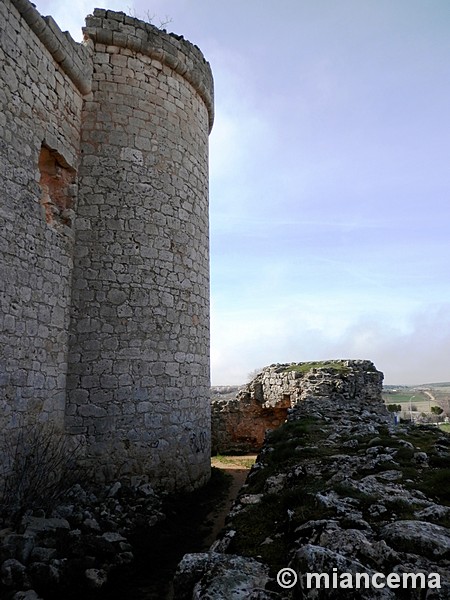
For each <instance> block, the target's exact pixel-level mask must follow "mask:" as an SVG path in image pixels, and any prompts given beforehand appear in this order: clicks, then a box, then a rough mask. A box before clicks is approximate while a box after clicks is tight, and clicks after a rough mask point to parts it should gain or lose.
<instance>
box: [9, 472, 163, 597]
mask: <svg viewBox="0 0 450 600" xmlns="http://www.w3.org/2000/svg"><path fill="white" fill-rule="evenodd" d="M163 519H165V516H164V514H163V513H162V512H161V500H160V498H159V497H158V496H157V495H156V494H155V492H154V491H153V489H152V487H151V486H150V484H149V483H148V481H146V480H145V479H144V478H137V477H136V478H133V480H132V481H130V482H128V483H124V482H115V483H114V484H112V485H108V486H101V487H96V489H95V490H88V489H84V488H83V487H82V486H81V485H79V484H77V485H75V486H74V487H73V488H72V489H71V490H70V492H69V493H68V494H67V496H66V498H65V500H64V502H63V503H61V504H59V505H58V506H56V507H55V508H54V509H53V511H52V513H51V514H50V515H48V516H45V515H43V514H40V515H38V516H37V515H32V514H26V515H25V516H24V517H23V518H22V520H21V524H20V527H19V528H18V531H14V530H13V528H12V527H4V528H3V529H2V530H1V531H0V577H1V583H0V595H1V594H2V592H5V593H6V591H8V592H10V593H12V592H15V595H14V596H12V598H14V599H15V600H37V599H38V598H39V597H40V596H41V595H42V597H44V598H45V597H46V593H47V592H49V591H50V592H51V593H53V594H54V593H55V592H59V593H60V595H61V597H67V596H68V595H69V592H71V591H72V589H76V590H77V594H80V595H82V594H83V593H84V594H85V595H86V594H87V593H88V592H89V590H91V591H92V590H94V591H95V590H100V589H102V588H103V587H104V586H105V584H107V582H108V580H109V577H110V575H111V574H112V573H113V572H114V571H115V570H117V569H118V568H123V567H125V566H127V565H130V564H131V563H132V561H133V559H134V554H133V548H132V545H131V541H130V537H131V536H132V535H133V533H135V532H136V531H137V530H139V531H141V532H142V531H149V532H151V530H152V528H153V527H154V526H155V525H156V524H157V523H159V522H160V521H162V520H163ZM74 583H75V585H74ZM2 597H3V596H2ZM8 597H9V596H8ZM71 597H72V596H71Z"/></svg>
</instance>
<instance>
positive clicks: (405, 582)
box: [305, 568, 441, 589]
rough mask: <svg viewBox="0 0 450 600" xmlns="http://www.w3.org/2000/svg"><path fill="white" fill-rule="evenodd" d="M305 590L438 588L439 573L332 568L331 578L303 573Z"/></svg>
mask: <svg viewBox="0 0 450 600" xmlns="http://www.w3.org/2000/svg"><path fill="white" fill-rule="evenodd" d="M305 575H306V587H307V589H312V588H316V589H320V588H324V589H330V588H331V589H338V588H344V589H345V588H346V589H360V588H365V589H368V588H370V587H374V588H384V587H388V588H393V589H396V588H403V589H416V588H422V589H426V588H440V587H441V576H440V575H439V573H428V574H425V573H389V574H388V575H385V574H384V573H372V574H369V573H338V572H337V569H336V568H333V573H332V574H331V576H330V575H329V574H328V573H305Z"/></svg>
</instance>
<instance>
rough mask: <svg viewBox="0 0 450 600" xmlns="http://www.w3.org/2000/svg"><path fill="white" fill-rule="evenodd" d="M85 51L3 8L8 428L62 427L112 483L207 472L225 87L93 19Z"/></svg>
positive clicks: (173, 40)
mask: <svg viewBox="0 0 450 600" xmlns="http://www.w3.org/2000/svg"><path fill="white" fill-rule="evenodd" d="M84 33H85V42H84V43H83V44H77V43H75V42H74V41H73V40H72V39H71V37H70V35H69V34H67V33H63V32H61V30H60V29H59V28H58V26H57V25H56V23H55V22H54V21H53V19H52V18H51V17H42V16H41V15H40V14H39V13H38V11H37V10H36V9H35V7H34V6H33V5H32V4H31V2H29V1H28V0H5V1H2V3H1V4H0V108H1V111H0V131H1V139H0V174H1V178H0V196H1V201H0V252H1V263H0V294H1V296H0V303H1V313H0V409H1V410H0V430H1V431H2V432H3V433H5V434H6V435H9V434H10V432H13V431H17V430H18V429H19V428H20V427H21V426H23V425H27V424H34V423H39V422H44V423H45V422H51V423H52V424H54V425H56V426H57V427H58V428H65V431H66V432H67V433H68V434H69V435H70V436H71V437H75V438H76V439H80V440H82V441H83V442H85V444H84V449H85V457H86V458H87V459H88V462H90V463H91V464H92V465H93V466H94V467H95V469H94V470H95V473H96V474H97V475H98V476H99V477H102V478H107V479H108V478H111V477H117V476H121V475H133V474H140V473H143V474H146V475H148V476H149V477H150V478H151V479H152V480H153V481H154V482H155V483H159V484H160V485H162V486H163V487H166V488H172V489H175V488H181V487H184V488H190V487H195V486H198V485H200V484H202V483H203V482H205V481H206V480H207V479H208V477H209V473H210V461H209V457H210V407H209V243H208V171H207V169H208V135H209V131H210V129H211V126H212V120H213V82H212V75H211V70H210V67H209V64H208V63H207V62H206V61H205V59H204V57H203V55H202V54H201V52H200V51H199V49H198V48H197V47H196V46H194V45H192V44H190V43H189V42H187V41H185V40H184V39H183V38H182V37H179V36H175V35H173V34H167V33H166V32H163V31H160V30H159V29H157V28H155V27H153V26H151V25H149V24H146V23H144V22H143V21H139V20H137V19H134V18H131V17H127V16H126V15H125V14H124V13H116V12H113V11H106V10H99V9H96V10H95V12H94V15H90V16H89V17H88V18H87V27H86V28H85V30H84Z"/></svg>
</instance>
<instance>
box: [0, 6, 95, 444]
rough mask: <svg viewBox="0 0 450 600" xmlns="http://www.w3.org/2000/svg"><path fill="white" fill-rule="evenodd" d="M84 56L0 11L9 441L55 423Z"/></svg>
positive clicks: (19, 13) (0, 350)
mask: <svg viewBox="0 0 450 600" xmlns="http://www.w3.org/2000/svg"><path fill="white" fill-rule="evenodd" d="M38 34H39V36H40V37H39V36H38ZM87 56H88V52H87V50H86V49H85V48H83V47H82V46H79V45H77V44H75V42H73V40H71V38H70V37H68V36H66V35H65V34H62V32H61V31H60V30H59V29H58V27H57V26H56V24H55V23H54V21H53V20H52V19H51V18H46V19H44V18H42V17H41V16H40V15H39V13H38V12H37V11H36V10H35V9H34V8H33V6H32V5H31V4H30V3H29V2H27V1H26V0H25V1H23V0H14V1H13V2H11V1H10V0H2V2H1V3H0V256H1V262H0V431H1V432H2V433H4V434H6V435H8V436H9V435H10V433H11V432H13V431H15V430H17V428H18V427H19V426H20V425H22V424H26V423H30V422H35V421H41V422H47V421H51V422H52V423H54V424H56V425H58V426H62V424H63V418H64V405H65V381H66V377H65V376H66V370H67V348H68V331H67V325H68V322H69V301H70V282H71V274H72V249H73V212H72V210H73V208H74V207H75V204H76V172H77V169H78V153H79V137H80V123H81V107H82V92H81V91H80V89H79V87H83V85H82V83H81V82H82V81H83V78H84V76H85V74H86V67H82V65H83V64H85V63H86V62H88V61H87V60H86V58H87ZM64 62H65V70H64V69H63V68H62V67H61V64H62V63H64ZM77 65H78V66H77ZM67 71H68V72H69V73H70V74H68V73H67ZM74 79H75V80H76V81H77V82H76V83H74V81H73V80H74ZM84 91H86V85H85V86H84ZM64 211H66V212H65V214H64V215H62V213H64Z"/></svg>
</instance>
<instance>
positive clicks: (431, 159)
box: [35, 0, 450, 385]
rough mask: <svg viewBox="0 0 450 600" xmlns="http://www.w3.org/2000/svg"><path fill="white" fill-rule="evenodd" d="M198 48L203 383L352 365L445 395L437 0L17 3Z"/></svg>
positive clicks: (446, 243)
mask: <svg viewBox="0 0 450 600" xmlns="http://www.w3.org/2000/svg"><path fill="white" fill-rule="evenodd" d="M35 3H36V6H37V8H38V10H39V11H40V12H41V13H42V14H44V15H45V14H51V15H52V16H53V17H54V18H55V20H56V21H57V22H58V24H59V25H60V27H61V28H62V29H63V30H64V29H68V30H69V31H70V32H71V33H72V36H73V37H74V38H75V39H78V40H79V39H81V35H80V28H81V27H82V26H83V24H84V17H85V15H86V14H88V13H90V12H92V10H93V8H94V6H100V7H102V8H111V9H113V10H123V11H124V12H127V13H128V14H131V15H132V16H137V17H139V18H143V19H146V20H147V18H148V17H150V18H151V19H152V22H153V23H154V24H155V25H157V26H159V25H160V24H163V26H164V27H165V28H167V30H168V31H173V32H174V33H177V34H181V35H183V36H184V37H185V38H186V39H188V40H190V41H191V42H193V43H195V44H196V45H197V46H199V47H200V49H201V50H202V52H203V53H204V55H205V57H206V59H207V60H208V61H209V62H210V64H211V67H212V70H213V74H214V80H215V112H216V117H215V124H214V127H213V130H212V133H211V136H210V224H211V230H210V238H211V377H212V384H213V385H234V384H242V383H245V382H246V381H248V380H249V377H250V373H253V372H254V371H255V370H256V369H260V368H262V367H264V366H266V365H269V364H272V363H284V362H300V361H310V360H325V359H333V358H362V359H369V360H372V361H373V362H374V363H375V365H376V367H377V368H378V369H379V370H381V371H383V372H384V375H385V383H386V384H391V385H395V384H423V383H429V382H441V381H450V252H449V250H450V235H449V234H450V231H449V230H450V202H449V196H450V194H449V193H450V168H449V167H450V165H449V157H450V109H449V106H450V78H449V76H448V65H449V59H450V36H449V33H448V32H449V31H450V2H448V0H426V1H425V0H395V2H393V1H392V0H339V1H337V0H279V1H278V2H274V1H273V0H227V1H226V2H225V1H224V0H148V1H147V2H143V1H142V0H134V1H131V0H123V1H122V0H108V2H107V4H102V3H101V2H100V0H98V1H97V2H96V1H95V0H93V1H92V2H91V1H90V0H73V1H72V2H70V3H66V2H61V1H60V0H58V1H56V0H35Z"/></svg>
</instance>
